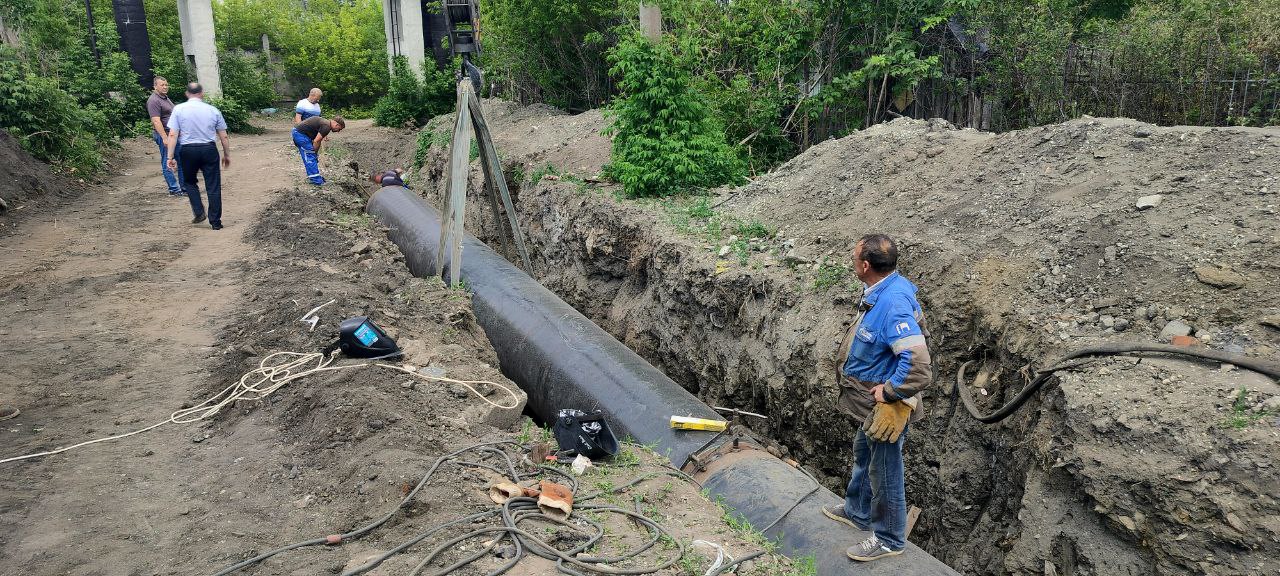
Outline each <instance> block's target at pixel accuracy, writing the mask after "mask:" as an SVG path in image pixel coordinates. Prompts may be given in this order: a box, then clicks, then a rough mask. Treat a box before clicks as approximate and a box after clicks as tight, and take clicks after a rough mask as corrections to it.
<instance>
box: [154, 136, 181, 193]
mask: <svg viewBox="0 0 1280 576" xmlns="http://www.w3.org/2000/svg"><path fill="white" fill-rule="evenodd" d="M151 139H152V140H155V142H156V146H159V147H160V173H161V174H163V175H164V183H165V184H168V185H169V193H170V194H180V193H182V184H181V182H182V163H181V162H179V163H178V173H177V174H176V175H175V174H174V173H173V170H170V169H169V147H168V146H165V144H164V137H163V136H161V135H160V134H158V133H156V131H155V130H152V131H151ZM181 151H182V146H181V145H178V144H175V145H174V151H173V154H174V156H175V157H177V156H178V155H179V154H180V153H181Z"/></svg>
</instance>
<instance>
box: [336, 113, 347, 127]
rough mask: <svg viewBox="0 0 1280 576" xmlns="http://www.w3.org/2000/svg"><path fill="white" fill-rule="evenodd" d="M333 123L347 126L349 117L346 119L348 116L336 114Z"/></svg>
mask: <svg viewBox="0 0 1280 576" xmlns="http://www.w3.org/2000/svg"><path fill="white" fill-rule="evenodd" d="M333 123H334V124H337V125H338V127H339V128H346V127H347V119H346V118H343V117H341V116H334V117H333Z"/></svg>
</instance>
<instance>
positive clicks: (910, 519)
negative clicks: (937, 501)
mask: <svg viewBox="0 0 1280 576" xmlns="http://www.w3.org/2000/svg"><path fill="white" fill-rule="evenodd" d="M919 519H920V508H918V507H916V506H912V507H911V508H908V509H907V532H906V534H903V536H902V537H903V538H907V537H910V536H911V530H913V529H914V528H915V527H916V520H919Z"/></svg>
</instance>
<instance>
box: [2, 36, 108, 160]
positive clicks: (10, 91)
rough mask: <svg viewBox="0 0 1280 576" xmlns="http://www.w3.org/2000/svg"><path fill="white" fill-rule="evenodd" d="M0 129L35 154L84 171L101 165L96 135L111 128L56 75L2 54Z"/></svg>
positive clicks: (97, 112) (104, 118)
mask: <svg viewBox="0 0 1280 576" xmlns="http://www.w3.org/2000/svg"><path fill="white" fill-rule="evenodd" d="M0 128H3V129H5V130H7V131H8V132H9V133H10V134H12V135H13V137H14V138H16V139H17V140H18V142H19V143H20V144H21V145H22V147H23V149H25V150H26V151H27V152H30V153H31V155H32V156H35V157H36V158H39V159H41V160H46V161H49V162H54V163H57V164H59V165H61V166H63V167H65V168H68V169H70V170H72V171H78V172H81V173H93V172H95V171H97V170H98V169H100V168H101V167H102V155H101V153H100V152H99V141H98V137H97V136H96V134H100V133H109V132H110V128H109V127H108V126H107V118H106V116H104V115H103V114H102V112H100V111H98V110H96V109H93V108H84V107H82V106H80V103H79V102H77V101H76V99H75V97H74V96H72V95H71V94H69V93H67V92H66V91H65V90H63V89H62V88H60V87H59V86H58V81H57V80H54V79H53V78H48V77H45V76H41V75H39V74H34V73H32V72H31V71H29V70H27V68H26V66H25V65H24V64H23V63H22V62H19V61H17V60H15V59H13V58H12V57H8V58H6V57H5V55H4V54H2V53H0Z"/></svg>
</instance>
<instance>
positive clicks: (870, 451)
mask: <svg viewBox="0 0 1280 576" xmlns="http://www.w3.org/2000/svg"><path fill="white" fill-rule="evenodd" d="M906 441H907V431H906V430H905V429H904V430H903V431H902V435H901V436H899V437H898V441H897V442H877V441H875V440H872V439H870V438H868V437H867V434H866V433H865V432H863V431H862V430H861V429H859V430H858V435H857V436H856V437H855V438H854V440H853V474H852V475H851V477H850V478H849V487H848V488H846V489H845V494H844V513H845V515H847V516H848V517H849V518H851V519H853V521H854V522H855V523H856V524H858V525H860V526H863V527H867V526H870V527H871V531H872V532H874V533H875V535H876V538H879V539H880V541H881V542H883V543H884V545H885V546H886V547H888V548H889V549H890V550H901V549H903V548H904V547H905V546H906V545H907V494H906V489H905V488H904V487H903V475H902V445H903V444H904V443H906Z"/></svg>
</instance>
